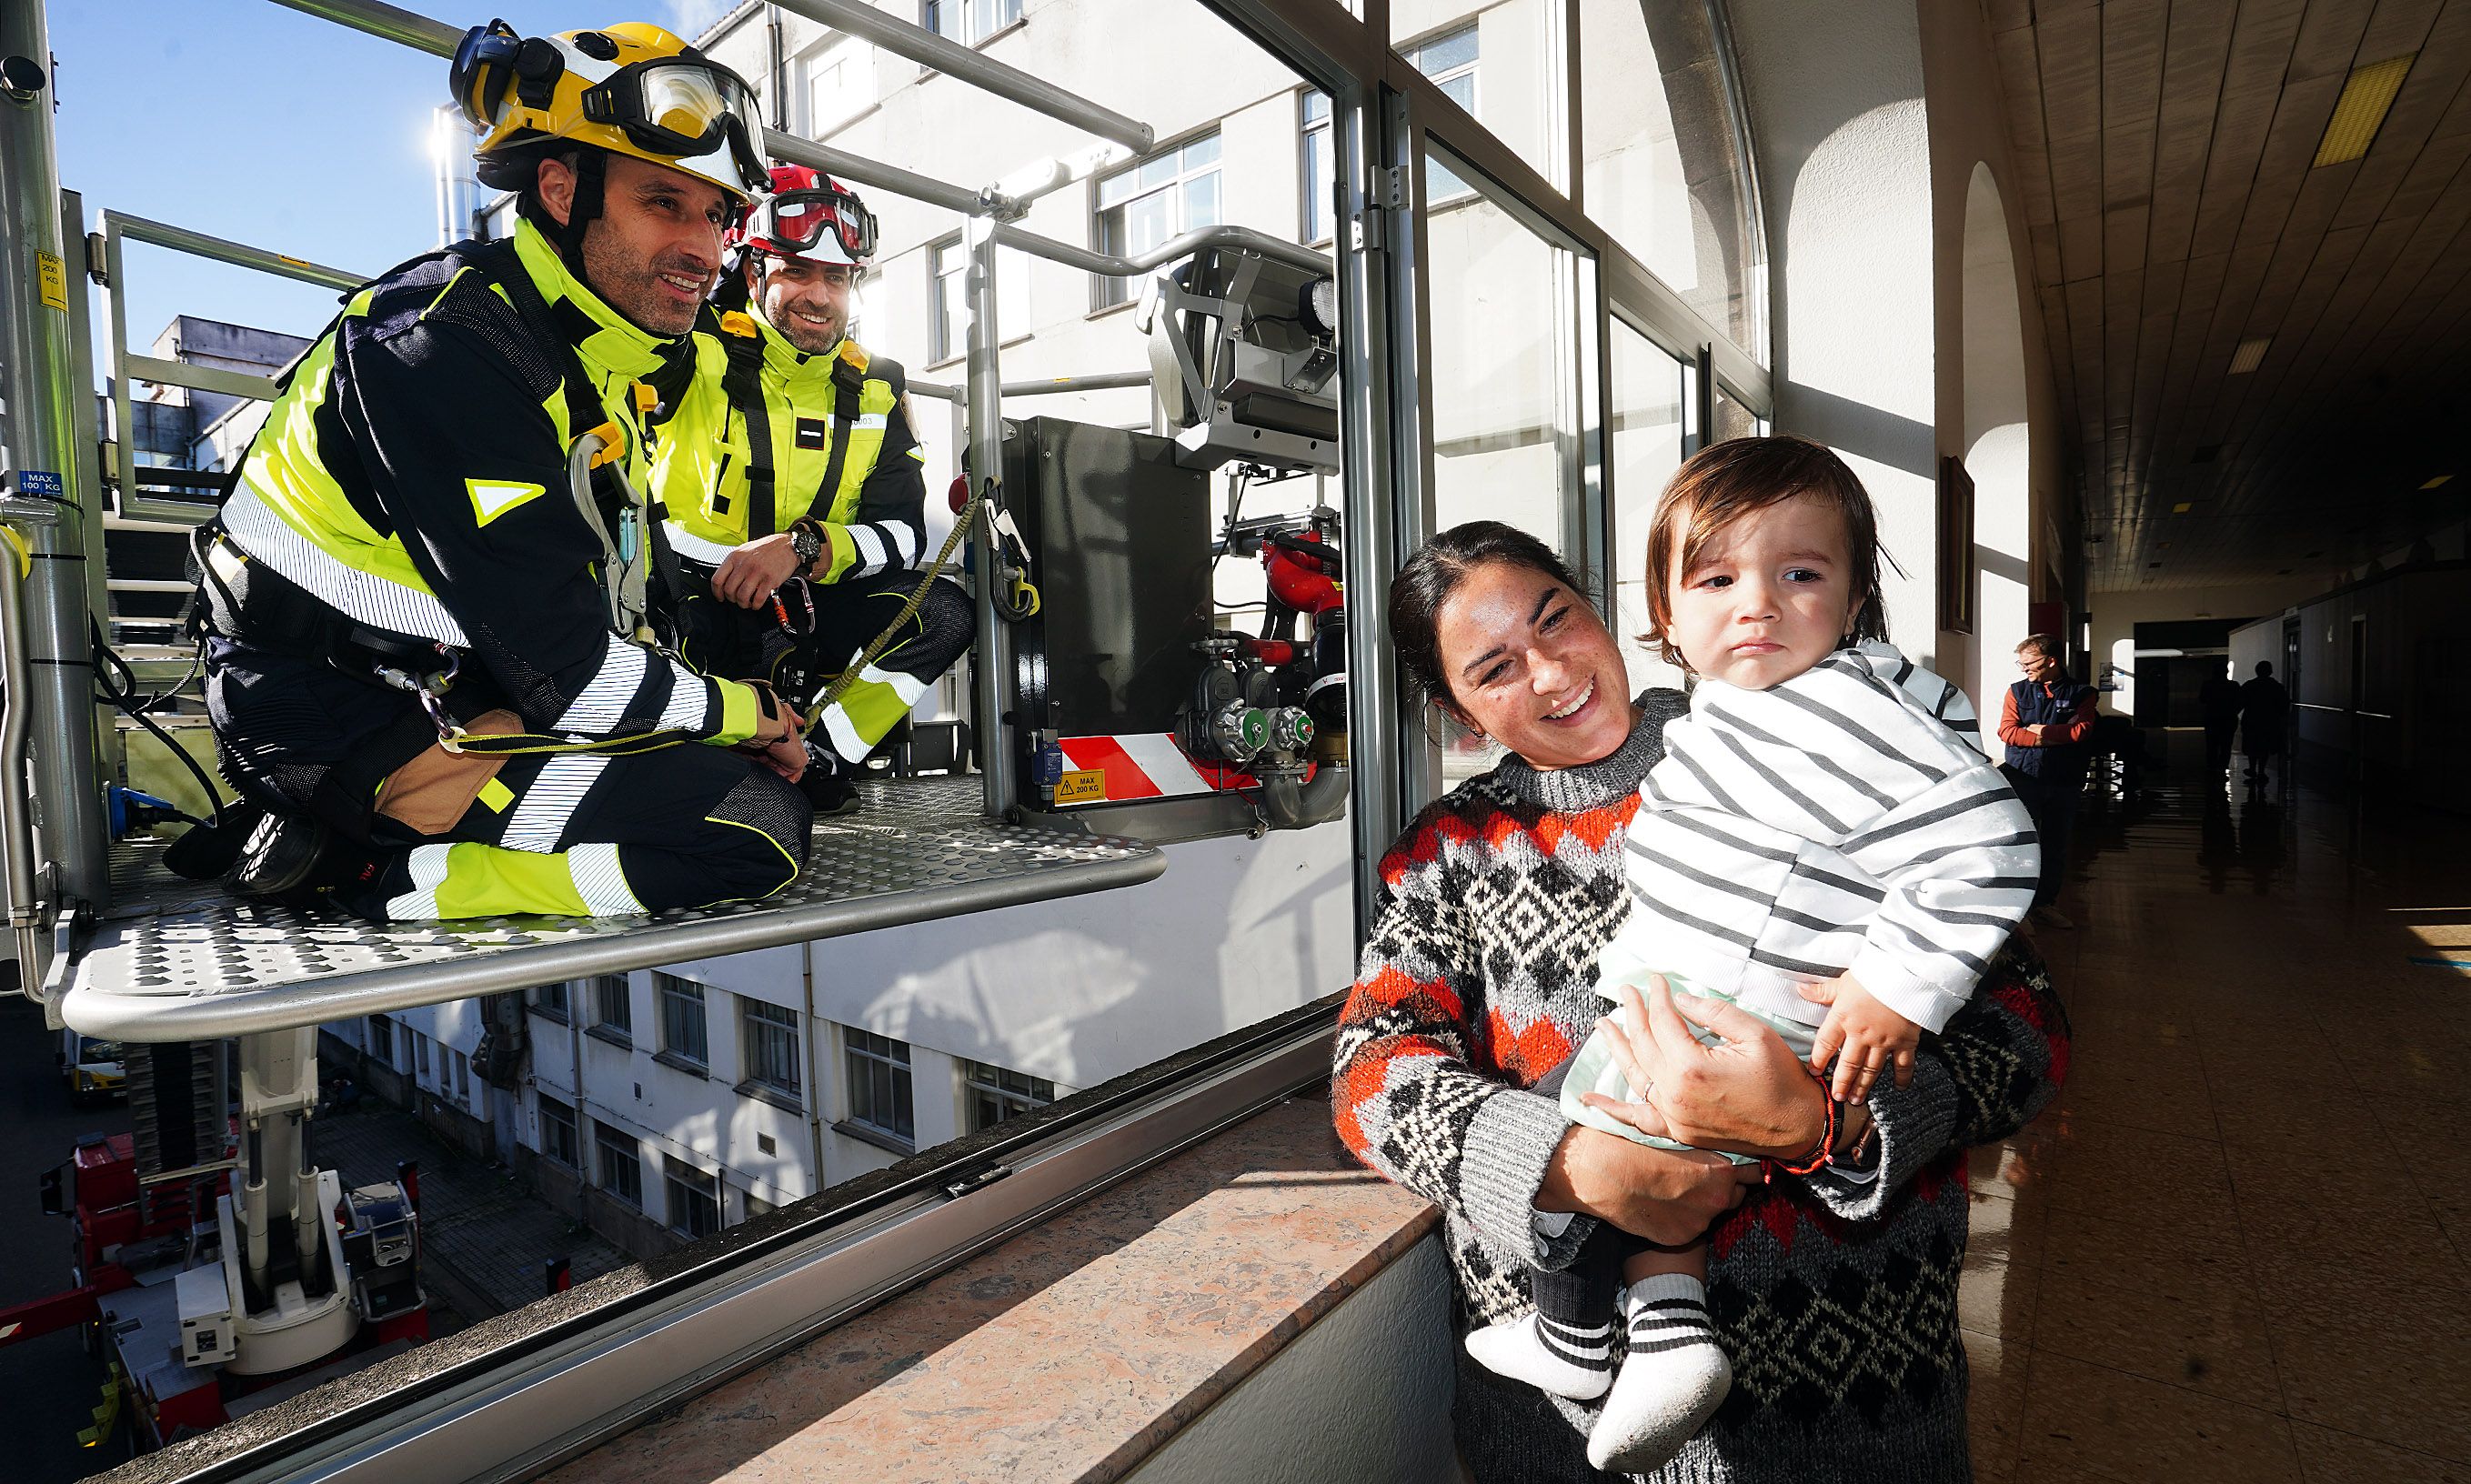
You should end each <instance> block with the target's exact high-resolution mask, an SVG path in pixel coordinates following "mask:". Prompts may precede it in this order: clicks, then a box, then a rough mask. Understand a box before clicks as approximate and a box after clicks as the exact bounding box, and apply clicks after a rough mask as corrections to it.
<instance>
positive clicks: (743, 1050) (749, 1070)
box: [738, 995, 806, 1097]
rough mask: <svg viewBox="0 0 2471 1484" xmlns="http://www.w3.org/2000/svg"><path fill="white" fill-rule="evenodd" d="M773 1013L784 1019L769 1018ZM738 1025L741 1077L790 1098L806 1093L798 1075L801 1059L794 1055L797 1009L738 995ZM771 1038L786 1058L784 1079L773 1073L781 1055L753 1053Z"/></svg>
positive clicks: (795, 1048)
mask: <svg viewBox="0 0 2471 1484" xmlns="http://www.w3.org/2000/svg"><path fill="white" fill-rule="evenodd" d="M776 1015H780V1016H787V1017H788V1020H787V1021H779V1020H774V1019H773V1018H772V1017H774V1016H776ZM738 1027H739V1031H738V1033H739V1051H738V1054H739V1057H740V1067H739V1072H740V1074H741V1076H742V1077H743V1078H744V1080H746V1081H749V1082H755V1083H760V1084H762V1085H763V1086H765V1087H768V1088H771V1089H772V1090H773V1091H775V1092H779V1093H787V1094H788V1095H790V1096H792V1097H804V1096H806V1088H805V1085H804V1078H803V1076H802V1073H803V1072H804V1071H805V1068H804V1066H803V1065H802V1058H800V1056H799V1055H798V1048H799V1046H800V1044H801V1041H800V1038H801V1031H800V1029H799V1025H798V1012H797V1011H795V1010H790V1009H785V1008H783V1007H782V1006H780V1005H777V1004H774V1003H773V1002H772V1001H768V1000H758V999H756V998H755V997H754V996H752V995H741V996H739V997H738ZM774 1039H777V1040H778V1041H779V1042H780V1049H782V1050H783V1051H785V1052H786V1053H787V1054H786V1060H787V1062H788V1069H789V1072H788V1077H787V1079H784V1078H782V1077H779V1076H775V1075H773V1072H775V1071H776V1070H777V1069H776V1068H775V1066H774V1065H773V1063H775V1062H779V1061H782V1060H784V1058H783V1057H779V1056H768V1055H762V1056H760V1055H758V1054H757V1053H758V1050H759V1048H766V1043H767V1041H770V1040H774ZM766 1049H768V1048H766Z"/></svg>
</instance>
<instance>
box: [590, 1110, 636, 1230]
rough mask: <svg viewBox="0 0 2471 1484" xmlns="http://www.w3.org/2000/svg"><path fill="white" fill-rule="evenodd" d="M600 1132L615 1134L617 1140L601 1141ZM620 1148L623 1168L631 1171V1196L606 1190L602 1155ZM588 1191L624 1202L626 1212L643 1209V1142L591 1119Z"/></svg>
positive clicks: (605, 1122) (606, 1168) (612, 1125)
mask: <svg viewBox="0 0 2471 1484" xmlns="http://www.w3.org/2000/svg"><path fill="white" fill-rule="evenodd" d="M603 1132H607V1133H612V1134H619V1135H623V1136H624V1137H622V1138H619V1139H603V1138H602V1137H601V1135H602V1133H603ZM620 1145H623V1146H624V1153H625V1156H626V1162H627V1167H628V1168H629V1169H631V1170H633V1171H634V1184H635V1193H634V1194H632V1195H627V1194H624V1193H623V1192H621V1191H618V1190H611V1189H610V1188H609V1166H608V1161H607V1158H606V1156H607V1155H608V1154H610V1153H611V1152H612V1151H613V1149H615V1148H616V1147H617V1146H620ZM592 1188H593V1189H594V1190H599V1191H600V1193H601V1194H603V1195H607V1196H609V1197H611V1198H612V1199H615V1200H621V1201H624V1202H625V1203H626V1205H627V1207H628V1208H629V1209H630V1210H634V1211H642V1210H643V1209H644V1142H643V1141H642V1140H640V1139H638V1138H636V1137H635V1136H634V1135H633V1134H629V1133H627V1132H626V1130H624V1128H621V1127H619V1126H618V1125H617V1124H615V1123H612V1122H610V1121H609V1120H608V1119H602V1118H594V1119H593V1120H592Z"/></svg>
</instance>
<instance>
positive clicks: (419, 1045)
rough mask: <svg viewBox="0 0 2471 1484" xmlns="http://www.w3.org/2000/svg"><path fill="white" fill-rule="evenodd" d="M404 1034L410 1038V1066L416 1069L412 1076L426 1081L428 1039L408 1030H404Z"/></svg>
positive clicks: (417, 1032) (427, 1072)
mask: <svg viewBox="0 0 2471 1484" xmlns="http://www.w3.org/2000/svg"><path fill="white" fill-rule="evenodd" d="M404 1034H405V1035H407V1036H410V1037H411V1038H412V1066H413V1067H415V1068H417V1069H418V1071H417V1072H415V1073H414V1074H415V1075H417V1076H419V1077H421V1078H423V1079H426V1078H427V1077H428V1075H429V1038H428V1037H427V1036H424V1035H422V1034H421V1033H420V1032H419V1031H416V1030H412V1029H410V1028H406V1029H405V1031H404Z"/></svg>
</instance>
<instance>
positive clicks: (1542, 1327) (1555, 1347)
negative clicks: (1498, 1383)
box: [1467, 1311, 1613, 1402]
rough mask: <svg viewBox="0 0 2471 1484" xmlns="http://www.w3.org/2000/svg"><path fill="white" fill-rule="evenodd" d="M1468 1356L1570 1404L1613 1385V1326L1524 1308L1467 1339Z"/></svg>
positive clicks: (1593, 1396)
mask: <svg viewBox="0 0 2471 1484" xmlns="http://www.w3.org/2000/svg"><path fill="white" fill-rule="evenodd" d="M1467 1348H1468V1354H1471V1355H1473V1356H1474V1357H1475V1358H1476V1361H1477V1363H1478V1364H1480V1365H1482V1366H1483V1367H1484V1368H1485V1369H1486V1370H1488V1371H1491V1372H1492V1373H1493V1374H1494V1375H1495V1376H1507V1377H1509V1378H1511V1379H1512V1380H1515V1381H1525V1382H1526V1383H1527V1384H1528V1385H1530V1386H1534V1387H1536V1388H1537V1389H1538V1390H1540V1391H1549V1392H1551V1393H1552V1394H1553V1395H1555V1396H1557V1397H1568V1398H1569V1399H1571V1400H1572V1401H1574V1402H1591V1401H1593V1400H1595V1399H1596V1398H1598V1397H1601V1396H1603V1395H1604V1394H1605V1388H1606V1387H1608V1386H1611V1385H1612V1383H1613V1324H1612V1316H1611V1315H1607V1316H1606V1318H1605V1322H1604V1323H1602V1324H1600V1325H1595V1326H1592V1327H1584V1326H1574V1325H1569V1324H1565V1323H1563V1322H1561V1321H1559V1320H1553V1319H1547V1318H1545V1317H1544V1316H1543V1315H1541V1314H1539V1313H1535V1312H1533V1311H1531V1312H1529V1313H1528V1314H1527V1315H1526V1316H1525V1317H1523V1318H1519V1319H1513V1320H1511V1321H1509V1322H1508V1323H1505V1324H1496V1325H1487V1326H1486V1327H1485V1328H1483V1329H1481V1330H1476V1331H1471V1333H1470V1334H1469V1335H1468V1337H1467Z"/></svg>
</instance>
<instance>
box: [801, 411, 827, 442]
mask: <svg viewBox="0 0 2471 1484" xmlns="http://www.w3.org/2000/svg"><path fill="white" fill-rule="evenodd" d="M831 441H832V430H831V428H830V426H829V425H827V424H826V423H825V421H824V420H823V419H822V418H820V417H801V418H799V419H798V446H799V447H800V448H823V447H825V446H827V445H828V444H829V443H830V442H831Z"/></svg>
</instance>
